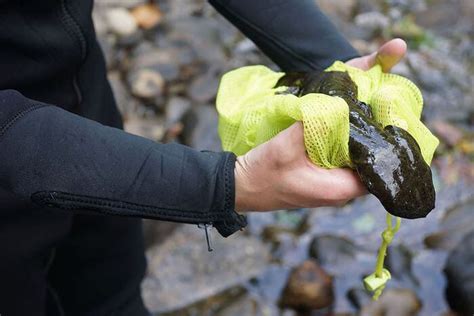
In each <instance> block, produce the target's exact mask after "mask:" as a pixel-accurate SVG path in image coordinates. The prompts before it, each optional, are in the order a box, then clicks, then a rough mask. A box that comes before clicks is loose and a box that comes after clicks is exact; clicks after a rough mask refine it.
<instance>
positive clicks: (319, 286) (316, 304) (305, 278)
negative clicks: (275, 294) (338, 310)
mask: <svg viewBox="0 0 474 316" xmlns="http://www.w3.org/2000/svg"><path fill="white" fill-rule="evenodd" d="M333 300H334V295H333V288H332V278H331V277H330V276H329V275H328V274H327V273H326V272H325V271H324V270H323V269H322V268H321V267H320V266H319V265H318V264H317V263H316V262H315V261H314V260H306V261H304V262H303V263H302V264H301V265H299V266H297V267H296V268H294V270H293V271H292V272H291V274H290V276H289V279H288V282H287V284H286V287H285V289H284V290H283V294H282V297H281V300H280V304H281V306H283V307H289V308H292V309H295V310H301V311H308V310H315V309H321V308H325V307H328V306H330V305H331V304H332V302H333Z"/></svg>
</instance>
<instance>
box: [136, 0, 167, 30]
mask: <svg viewBox="0 0 474 316" xmlns="http://www.w3.org/2000/svg"><path fill="white" fill-rule="evenodd" d="M131 13H132V16H133V17H134V18H135V21H136V23H137V25H138V26H139V27H141V28H142V29H145V30H149V29H151V28H153V27H155V26H157V25H158V24H159V23H160V22H161V19H162V13H161V11H160V9H159V8H158V6H157V5H156V4H151V3H148V4H142V5H139V6H136V7H135V8H133V9H132V12H131Z"/></svg>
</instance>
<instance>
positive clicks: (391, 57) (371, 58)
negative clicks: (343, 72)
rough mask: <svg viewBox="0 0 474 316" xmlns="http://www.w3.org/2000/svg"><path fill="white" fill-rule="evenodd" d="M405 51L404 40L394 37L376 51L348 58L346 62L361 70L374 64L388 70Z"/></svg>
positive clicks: (385, 70)
mask: <svg viewBox="0 0 474 316" xmlns="http://www.w3.org/2000/svg"><path fill="white" fill-rule="evenodd" d="M406 51H407V44H406V43H405V41H404V40H402V39H400V38H395V39H393V40H390V41H388V42H387V43H385V44H384V45H382V46H380V48H379V49H378V50H377V51H376V52H373V53H372V54H370V55H366V56H362V57H358V58H354V59H351V60H348V61H347V62H346V64H348V65H350V66H353V67H356V68H360V69H362V70H368V69H369V68H371V67H372V66H374V65H375V64H380V65H381V66H382V70H383V71H384V72H389V71H390V69H392V67H393V66H395V65H396V64H398V62H400V60H401V59H402V58H403V56H405V53H406Z"/></svg>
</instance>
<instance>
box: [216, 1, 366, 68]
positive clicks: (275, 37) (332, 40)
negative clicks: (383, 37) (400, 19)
mask: <svg viewBox="0 0 474 316" xmlns="http://www.w3.org/2000/svg"><path fill="white" fill-rule="evenodd" d="M209 2H210V3H211V4H212V5H213V6H214V7H215V8H216V9H217V10H218V11H219V12H220V13H221V14H222V15H224V16H225V17H226V18H227V19H228V20H229V21H231V22H232V23H233V24H234V25H235V26H236V27H238V28H239V29H240V30H241V31H242V32H243V33H244V34H245V35H246V36H248V37H249V38H250V39H251V40H252V41H254V42H255V44H257V46H259V47H260V49H261V50H262V51H263V52H264V53H265V54H266V55H267V56H269V57H270V58H271V59H272V60H273V61H274V62H275V63H276V64H278V65H279V66H280V67H281V68H282V69H283V70H284V71H308V70H314V69H318V70H323V69H325V68H327V67H328V66H330V65H331V64H332V63H333V62H334V61H335V60H342V61H346V60H349V59H351V58H354V57H357V56H358V53H357V52H356V51H355V49H354V48H352V46H351V45H350V44H349V43H348V42H347V40H345V39H344V37H343V36H342V35H341V34H340V33H339V32H338V31H337V29H336V28H335V26H334V25H333V24H332V23H331V21H330V20H329V19H328V18H327V17H326V16H325V15H324V14H323V13H322V12H321V11H320V10H319V8H318V7H317V6H316V4H315V1H314V0H298V1H277V0H269V1H254V0H209Z"/></svg>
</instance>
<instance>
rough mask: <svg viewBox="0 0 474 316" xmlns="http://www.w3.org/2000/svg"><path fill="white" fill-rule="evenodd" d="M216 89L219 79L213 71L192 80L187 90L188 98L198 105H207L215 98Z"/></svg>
mask: <svg viewBox="0 0 474 316" xmlns="http://www.w3.org/2000/svg"><path fill="white" fill-rule="evenodd" d="M218 87H219V78H218V76H217V74H216V73H215V72H213V71H208V72H206V73H205V74H204V75H202V76H199V77H197V78H196V79H195V80H193V82H192V83H191V87H190V88H189V96H190V97H191V99H192V100H194V101H196V102H198V103H207V102H210V101H212V100H213V99H214V98H215V97H216V93H217V88H218Z"/></svg>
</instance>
